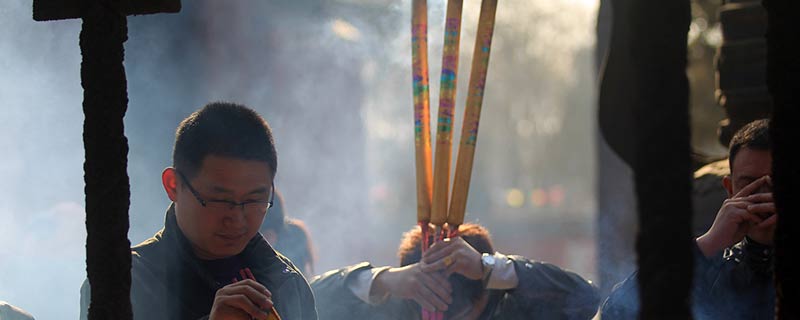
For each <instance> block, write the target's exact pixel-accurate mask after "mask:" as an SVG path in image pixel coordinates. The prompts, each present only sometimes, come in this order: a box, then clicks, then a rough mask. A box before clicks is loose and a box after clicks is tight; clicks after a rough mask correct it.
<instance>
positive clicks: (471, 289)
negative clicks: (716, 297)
mask: <svg viewBox="0 0 800 320" xmlns="http://www.w3.org/2000/svg"><path fill="white" fill-rule="evenodd" d="M459 232H460V234H459V236H458V237H455V238H450V239H445V240H444V241H441V242H438V243H436V244H434V245H433V246H432V247H431V248H430V249H428V250H427V251H426V252H425V254H422V252H421V250H420V243H421V242H422V233H421V231H420V228H419V227H414V228H413V229H411V231H408V232H407V233H405V235H404V237H403V239H402V241H401V242H400V249H399V253H398V255H399V257H400V267H389V266H383V267H375V266H373V265H371V264H369V263H368V262H362V263H359V264H356V265H353V266H349V267H345V268H341V269H338V270H332V271H329V272H326V273H324V274H322V275H319V276H316V277H314V278H313V279H312V280H311V287H312V289H313V290H314V294H315V296H316V299H317V308H318V309H319V312H320V319H332V320H340V319H371V320H383V319H398V320H399V319H420V316H421V311H420V308H425V309H427V310H434V311H435V310H439V311H444V315H445V317H446V319H459V320H460V319H464V320H473V319H591V318H592V316H594V315H595V313H596V312H597V305H598V303H599V302H600V301H599V299H600V298H599V296H598V292H597V288H595V286H594V285H592V283H591V282H590V281H587V280H584V279H583V278H582V277H581V276H579V275H577V274H575V273H572V272H569V271H565V270H563V269H561V268H559V267H557V266H555V265H552V264H548V263H544V262H540V261H534V260H530V259H527V258H525V257H521V256H515V255H504V254H502V253H499V252H497V251H495V249H494V246H493V245H492V241H491V238H490V236H489V231H488V230H486V228H484V227H483V226H480V225H478V224H471V223H467V224H463V225H461V226H460V228H459Z"/></svg>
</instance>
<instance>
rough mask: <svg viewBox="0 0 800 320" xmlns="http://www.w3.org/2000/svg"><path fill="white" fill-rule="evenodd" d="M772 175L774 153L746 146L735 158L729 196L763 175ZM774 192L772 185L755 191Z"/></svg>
mask: <svg viewBox="0 0 800 320" xmlns="http://www.w3.org/2000/svg"><path fill="white" fill-rule="evenodd" d="M771 175H772V153H771V152H770V151H769V150H755V149H750V148H747V147H744V148H742V149H740V150H739V152H738V153H737V154H736V157H735V158H734V159H733V168H731V177H730V179H731V181H730V187H727V189H728V197H732V196H733V195H735V194H736V193H738V192H739V191H741V190H742V188H744V187H746V186H747V185H748V184H750V183H751V182H753V181H756V180H758V179H759V178H761V177H763V176H771ZM761 192H772V189H771V187H764V188H762V189H761V190H758V191H756V192H755V193H761Z"/></svg>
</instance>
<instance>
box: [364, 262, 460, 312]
mask: <svg viewBox="0 0 800 320" xmlns="http://www.w3.org/2000/svg"><path fill="white" fill-rule="evenodd" d="M373 286H374V287H373V290H375V291H376V292H377V293H378V294H379V295H380V294H382V293H389V294H390V295H391V296H393V297H396V298H400V299H412V300H414V301H416V302H417V303H419V305H420V306H422V308H424V309H426V310H431V311H437V310H439V311H444V310H447V308H448V305H449V304H450V303H452V302H453V301H452V296H451V294H452V290H453V289H452V287H451V286H450V282H449V281H447V277H445V276H444V275H443V274H441V273H426V272H423V271H422V269H421V268H420V264H419V263H415V264H411V265H408V266H405V267H400V268H390V269H389V270H386V271H384V272H381V273H380V274H379V275H378V277H377V278H375V283H374V284H373Z"/></svg>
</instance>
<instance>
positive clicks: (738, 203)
mask: <svg viewBox="0 0 800 320" xmlns="http://www.w3.org/2000/svg"><path fill="white" fill-rule="evenodd" d="M749 204H750V201H747V200H746V198H737V199H727V200H725V201H724V202H722V206H723V207H725V206H733V207H737V208H742V209H746V208H747V206H748V205H749Z"/></svg>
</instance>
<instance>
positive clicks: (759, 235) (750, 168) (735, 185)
mask: <svg viewBox="0 0 800 320" xmlns="http://www.w3.org/2000/svg"><path fill="white" fill-rule="evenodd" d="M763 176H772V153H771V152H770V151H769V150H755V149H750V148H747V147H745V148H742V149H741V150H739V152H738V153H737V154H736V157H735V158H734V159H733V167H732V168H731V176H730V177H726V178H725V179H726V180H727V181H724V184H725V188H726V189H727V190H728V197H729V198H730V197H733V196H734V195H736V194H737V193H739V191H741V190H742V189H743V188H744V187H746V186H747V185H749V184H750V183H752V182H753V181H756V180H758V179H759V178H761V177H763ZM757 193H772V185H771V184H768V183H764V184H763V185H762V186H761V188H759V189H758V190H756V191H755V192H753V194H757ZM773 214H774V212H773ZM759 216H760V217H761V218H762V219H767V218H768V217H769V215H763V214H761V215H759ZM774 234H775V226H774V225H772V226H767V227H753V228H751V229H750V231H748V234H747V235H748V236H749V237H750V238H751V239H753V240H755V241H757V242H759V243H762V244H772V243H773V239H774Z"/></svg>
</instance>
